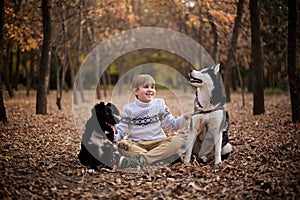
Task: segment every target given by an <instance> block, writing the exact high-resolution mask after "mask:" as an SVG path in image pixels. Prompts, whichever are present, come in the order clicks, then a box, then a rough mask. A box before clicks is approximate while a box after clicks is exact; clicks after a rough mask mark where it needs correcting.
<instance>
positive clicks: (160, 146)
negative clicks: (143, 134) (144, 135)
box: [118, 136, 182, 164]
mask: <svg viewBox="0 0 300 200" xmlns="http://www.w3.org/2000/svg"><path fill="white" fill-rule="evenodd" d="M181 145H182V139H181V137H179V136H171V137H167V138H166V139H163V140H148V141H142V142H134V141H130V140H121V141H120V142H119V144H118V147H119V150H120V154H121V155H124V156H134V155H141V157H142V158H143V160H144V161H145V162H146V164H150V163H152V162H154V161H158V160H161V159H164V158H167V157H169V156H171V155H172V154H175V153H177V152H178V150H179V149H180V147H181Z"/></svg>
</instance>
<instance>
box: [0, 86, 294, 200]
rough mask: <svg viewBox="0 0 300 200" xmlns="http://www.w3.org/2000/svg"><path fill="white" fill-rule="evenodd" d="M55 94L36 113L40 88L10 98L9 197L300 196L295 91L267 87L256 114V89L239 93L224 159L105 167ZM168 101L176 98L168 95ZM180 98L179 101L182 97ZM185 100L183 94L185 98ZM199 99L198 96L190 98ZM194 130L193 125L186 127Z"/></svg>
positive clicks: (4, 182) (6, 142)
mask: <svg viewBox="0 0 300 200" xmlns="http://www.w3.org/2000/svg"><path fill="white" fill-rule="evenodd" d="M70 102H72V101H71V93H70V92H68V93H65V94H64V96H63V102H62V105H63V110H57V108H56V106H55V93H54V92H53V93H51V94H50V95H49V97H48V111H49V113H48V114H47V115H36V114H35V95H32V96H30V97H26V96H25V95H24V93H22V92H19V93H17V96H16V97H15V98H13V99H9V98H7V97H6V98H5V106H6V112H7V115H8V119H9V123H7V124H3V123H0V139H1V145H0V148H1V149H0V151H1V155H0V166H1V180H0V198H1V199H196V198H197V199H198V198H202V199H220V198H224V199H253V198H258V199H274V198H275V199H296V198H297V197H298V196H299V191H300V186H299V185H300V184H299V183H300V173H299V163H300V156H299V153H300V150H299V149H300V148H299V137H300V134H299V132H300V131H299V125H298V126H297V125H295V124H293V123H292V122H291V108H290V107H291V106H290V101H289V98H288V96H284V95H266V96H265V102H266V105H265V110H266V112H265V114H263V115H257V116H253V115H252V97H251V95H250V94H247V95H246V105H245V106H244V107H242V106H241V104H242V103H241V95H240V94H233V95H232V101H231V103H229V104H227V105H226V108H227V110H228V111H229V114H230V122H231V126H230V142H231V143H232V144H233V153H232V154H231V155H230V156H229V158H228V159H227V160H225V161H223V162H222V163H221V164H220V165H219V166H214V165H213V161H210V162H208V163H207V164H202V163H198V162H197V160H196V159H192V161H191V163H190V164H189V165H184V164H182V163H177V164H175V165H172V166H162V167H159V168H154V169H152V170H150V171H148V172H140V173H128V172H123V171H117V170H108V169H106V168H100V169H99V171H96V172H94V173H88V172H87V169H86V168H85V167H84V166H82V165H81V164H80V163H79V161H78V159H77V154H78V152H79V150H80V138H79V136H78V133H77V129H76V127H75V125H74V122H73V118H72V112H71V109H72V108H71V106H72V105H71V103H70ZM168 103H169V104H170V103H172V102H170V99H168ZM176 103H177V102H176ZM181 103H182V102H181ZM186 104H187V105H186V106H188V107H191V108H192V107H193V106H192V105H193V99H192V98H191V100H190V102H187V103H186ZM185 132H187V130H186V131H185Z"/></svg>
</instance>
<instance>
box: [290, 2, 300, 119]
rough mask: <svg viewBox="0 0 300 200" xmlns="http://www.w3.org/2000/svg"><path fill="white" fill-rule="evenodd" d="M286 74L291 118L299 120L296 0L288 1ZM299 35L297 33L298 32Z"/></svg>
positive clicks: (299, 90) (299, 79)
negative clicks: (287, 76)
mask: <svg viewBox="0 0 300 200" xmlns="http://www.w3.org/2000/svg"><path fill="white" fill-rule="evenodd" d="M288 7H289V11H288V12H289V14H288V23H289V25H288V75H289V85H290V95H291V104H292V120H293V122H294V123H299V122H300V78H299V77H300V73H299V69H298V70H297V68H296V66H297V58H296V56H297V46H296V44H297V1H296V0H289V3H288ZM298 35H299V33H298Z"/></svg>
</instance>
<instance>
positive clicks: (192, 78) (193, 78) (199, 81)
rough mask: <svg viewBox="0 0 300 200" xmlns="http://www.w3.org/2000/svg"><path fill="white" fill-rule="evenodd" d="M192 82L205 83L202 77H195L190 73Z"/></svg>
mask: <svg viewBox="0 0 300 200" xmlns="http://www.w3.org/2000/svg"><path fill="white" fill-rule="evenodd" d="M190 83H203V81H202V80H201V79H198V78H195V77H193V76H192V75H191V74H190Z"/></svg>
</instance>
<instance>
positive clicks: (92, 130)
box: [78, 102, 119, 170]
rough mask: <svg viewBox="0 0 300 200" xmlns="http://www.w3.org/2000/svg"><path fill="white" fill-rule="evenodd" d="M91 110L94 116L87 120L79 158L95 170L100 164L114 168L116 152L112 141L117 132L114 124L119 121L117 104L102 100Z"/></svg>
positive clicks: (82, 162)
mask: <svg viewBox="0 0 300 200" xmlns="http://www.w3.org/2000/svg"><path fill="white" fill-rule="evenodd" d="M91 112H92V116H91V117H90V119H89V120H88V121H87V122H86V125H85V133H84V134H83V136H82V139H81V150H80V152H79V154H78V158H79V160H80V162H81V164H83V165H85V166H88V167H89V168H91V169H94V170H96V169H97V166H99V165H100V164H104V165H106V166H107V167H109V168H112V166H113V162H114V161H113V159H114V153H115V152H114V148H113V145H112V141H113V139H114V134H115V132H116V129H115V126H114V125H115V124H117V123H119V119H118V117H117V116H118V115H119V111H118V109H117V107H116V106H115V105H113V104H111V103H107V104H106V105H105V104H104V102H101V103H99V104H96V105H95V106H94V107H93V108H92V110H91Z"/></svg>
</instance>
